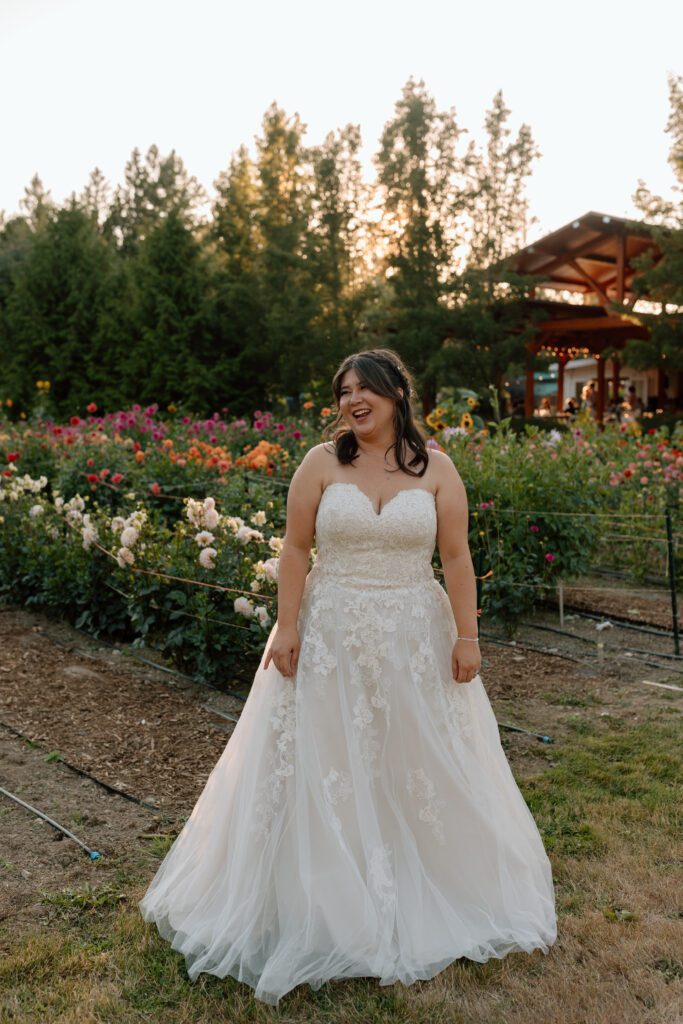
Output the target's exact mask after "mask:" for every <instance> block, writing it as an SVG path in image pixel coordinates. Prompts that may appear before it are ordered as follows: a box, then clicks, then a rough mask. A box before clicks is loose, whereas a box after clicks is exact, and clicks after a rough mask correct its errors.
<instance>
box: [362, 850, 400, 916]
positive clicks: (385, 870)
mask: <svg viewBox="0 0 683 1024" xmlns="http://www.w3.org/2000/svg"><path fill="white" fill-rule="evenodd" d="M368 875H369V882H370V890H371V892H372V894H373V896H374V897H375V899H376V901H377V903H378V905H379V907H380V908H381V910H382V912H383V913H387V912H389V911H391V910H393V909H394V907H395V906H396V881H395V879H394V872H393V870H392V867H391V847H390V846H389V844H388V843H384V844H383V845H381V846H375V847H373V850H372V852H371V854H370V858H369V860H368Z"/></svg>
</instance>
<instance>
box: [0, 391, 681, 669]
mask: <svg viewBox="0 0 683 1024" xmlns="http://www.w3.org/2000/svg"><path fill="white" fill-rule="evenodd" d="M39 384H40V385H41V387H40V389H39V390H40V394H41V396H42V395H45V393H46V391H48V390H49V383H48V382H44V381H41V382H39ZM46 384H48V387H47V388H46ZM477 404H478V402H477V396H476V395H475V394H473V393H472V392H468V391H465V390H464V389H460V391H459V392H458V394H457V396H456V397H455V398H453V399H451V400H449V401H447V402H444V403H443V404H442V405H440V406H438V407H437V408H436V409H435V410H434V412H433V413H432V414H431V415H430V416H428V417H427V419H426V421H425V423H424V426H425V429H426V432H427V433H428V435H429V437H430V441H429V443H430V445H432V446H438V447H439V448H441V449H442V450H444V451H446V452H447V453H448V454H449V455H450V457H451V458H452V459H453V461H454V463H455V465H456V467H457V468H458V470H459V472H460V475H461V477H462V479H463V481H464V483H465V485H466V488H467V491H468V498H469V506H470V536H469V540H470V549H471V551H472V555H473V559H474V562H475V570H476V572H477V575H478V576H479V577H480V578H481V580H482V585H481V609H482V610H481V614H482V619H483V620H485V621H488V622H496V623H499V624H502V625H503V626H504V627H505V628H506V629H507V630H508V632H510V633H512V632H514V629H515V626H516V624H517V623H518V622H519V621H520V620H521V619H522V618H523V617H524V616H525V615H526V614H527V613H528V612H529V610H530V609H531V608H532V606H533V605H534V603H536V602H537V601H539V600H541V599H543V598H544V597H547V596H548V595H549V594H551V593H552V592H553V591H554V590H555V589H556V587H557V583H558V581H559V580H571V579H576V578H578V577H580V576H581V575H582V574H585V573H586V572H587V571H588V570H589V569H590V567H591V565H593V564H595V563H596V562H600V563H601V564H606V562H610V560H611V563H612V564H618V566H619V568H620V569H627V570H628V571H629V572H630V573H632V574H633V576H634V577H635V578H639V577H643V576H644V575H645V574H646V573H650V574H653V573H654V574H658V575H660V576H662V575H663V574H664V573H665V567H666V560H665V556H666V552H667V549H666V532H665V513H666V510H667V509H668V510H669V514H670V516H671V522H672V524H673V532H674V536H675V537H678V535H679V534H680V533H681V527H680V525H679V505H680V496H681V489H682V488H683V425H679V426H678V427H677V428H676V430H675V431H673V432H672V433H670V432H668V431H667V430H666V429H664V430H660V431H653V430H650V431H649V432H648V430H647V427H645V429H644V430H642V429H641V428H640V427H639V426H638V425H633V426H631V427H629V428H624V429H614V428H612V429H606V430H605V431H603V432H601V431H599V430H598V429H597V428H596V427H595V425H594V424H593V423H592V421H591V420H589V419H578V420H577V421H576V422H574V423H573V424H572V425H571V427H569V428H567V429H551V430H544V429H541V428H540V427H536V426H527V427H526V428H525V430H524V432H523V433H515V432H514V431H513V430H512V429H511V427H510V423H509V421H503V422H501V423H496V422H491V423H484V422H483V421H482V420H481V419H480V418H479V416H478V415H477ZM4 407H5V415H6V417H7V418H6V419H5V420H4V421H3V422H0V467H1V468H0V473H1V474H2V475H1V476H0V481H1V482H0V527H1V533H0V537H1V538H2V539H1V543H0V588H1V592H2V594H3V596H4V598H5V600H8V601H10V602H15V603H20V604H26V605H34V606H37V607H40V608H42V609H44V610H48V611H50V612H51V613H53V614H55V615H58V616H60V617H62V618H64V619H67V620H69V621H70V622H72V623H73V624H74V625H76V626H77V627H79V628H82V629H85V630H87V631H88V632H90V633H92V634H94V635H98V636H99V635H104V636H108V637H112V638H115V639H122V640H128V641H132V642H134V643H135V644H137V645H150V646H154V647H156V648H158V649H159V650H161V651H162V652H163V653H164V654H165V655H166V656H167V657H169V658H170V659H172V661H173V662H174V663H175V664H176V665H177V666H179V667H180V668H181V669H183V670H185V671H187V672H191V673H192V674H194V675H196V676H197V677H198V678H201V679H204V680H207V681H218V680H220V679H221V677H222V676H224V673H225V666H226V664H228V663H229V664H230V665H231V666H234V665H235V664H237V663H240V664H242V663H244V662H245V661H246V663H247V665H249V664H250V662H251V661H252V660H254V659H258V658H259V657H260V654H261V652H262V649H263V643H264V641H265V637H266V635H267V632H268V630H269V629H270V627H271V625H272V622H273V619H274V617H275V614H276V612H275V601H276V593H277V574H278V556H279V553H280V550H281V546H282V537H283V534H284V526H285V509H286V494H287V486H288V481H289V479H290V478H291V475H292V473H293V471H294V469H295V468H296V466H297V464H298V462H299V460H300V459H301V457H302V456H303V454H304V453H305V451H306V450H307V449H308V448H309V447H310V446H312V445H314V444H317V443H319V442H320V441H321V440H322V439H323V437H324V436H327V435H326V433H325V428H326V427H328V426H329V425H330V424H331V423H332V422H333V421H334V410H333V409H331V408H330V407H327V406H321V405H320V404H318V403H316V402H313V401H312V400H309V401H306V402H304V403H303V407H302V409H301V411H300V413H299V414H298V415H296V416H291V415H279V414H278V412H277V411H263V410H256V411H255V412H254V413H253V415H252V416H249V417H239V418H231V417H230V416H229V415H228V410H225V409H224V410H222V411H220V412H216V413H214V414H213V415H212V416H210V417H209V418H206V419H197V418H196V417H193V416H192V415H189V414H187V413H185V412H183V411H182V410H177V409H175V408H174V407H170V408H169V409H167V410H166V411H165V412H164V413H163V414H162V412H161V411H160V410H159V408H158V407H157V406H156V405H151V406H148V407H146V408H142V407H140V406H138V405H134V406H133V407H132V408H130V409H122V410H119V411H117V412H106V413H101V412H100V410H98V409H97V408H96V406H95V405H94V404H93V403H91V404H90V405H89V406H88V407H87V408H86V409H85V410H83V413H82V414H79V413H77V412H75V413H74V415H73V416H72V417H71V418H70V420H69V421H68V422H64V423H58V422H55V421H53V420H52V419H50V418H49V416H47V415H46V414H45V411H44V410H43V412H42V414H41V413H40V410H39V411H38V414H34V415H33V417H32V418H31V419H11V418H10V417H11V414H12V410H11V403H9V402H5V403H4ZM283 408H284V403H283ZM313 557H315V550H314V551H313ZM435 568H436V569H437V572H438V568H439V567H438V560H437V561H435Z"/></svg>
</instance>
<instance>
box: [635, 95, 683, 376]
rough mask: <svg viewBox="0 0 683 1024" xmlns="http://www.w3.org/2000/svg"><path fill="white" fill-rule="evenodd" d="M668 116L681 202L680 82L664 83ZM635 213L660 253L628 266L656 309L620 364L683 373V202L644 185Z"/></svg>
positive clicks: (638, 290)
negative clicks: (646, 334)
mask: <svg viewBox="0 0 683 1024" xmlns="http://www.w3.org/2000/svg"><path fill="white" fill-rule="evenodd" d="M669 103H670V114H669V120H668V123H667V127H666V130H667V132H668V134H669V135H670V136H671V149H670V152H669V163H670V165H671V168H672V170H673V172H674V178H675V181H676V184H675V186H674V188H675V190H676V191H677V192H678V193H679V194H681V195H682V196H683V76H681V75H678V76H675V75H671V76H670V77H669ZM634 200H635V202H636V205H637V206H638V208H639V209H640V210H641V211H642V213H643V216H644V217H645V218H646V220H647V221H648V222H649V224H650V225H651V230H652V238H653V241H654V242H655V244H656V246H657V248H658V249H659V252H660V258H659V259H658V260H656V261H655V259H654V258H653V254H652V252H649V251H647V252H645V253H643V255H642V256H640V257H639V258H638V259H635V260H633V265H634V266H635V268H636V269H637V270H639V271H640V273H639V274H638V275H637V276H636V277H635V279H634V290H635V291H636V294H637V295H639V296H644V297H646V298H647V299H649V300H651V301H653V302H658V303H661V313H660V314H659V315H658V316H650V317H648V318H647V324H648V327H649V328H650V337H649V339H647V340H633V341H630V342H629V343H628V344H627V346H626V349H625V358H627V359H628V361H629V364H630V365H632V366H635V367H636V368H648V367H651V366H659V367H661V368H662V369H663V370H665V371H666V370H669V371H675V370H681V369H683V313H682V312H681V310H683V198H681V200H679V202H675V201H671V200H666V199H663V198H662V197H661V196H658V195H653V194H652V193H651V192H650V190H649V189H648V188H647V186H646V185H645V183H644V182H642V181H641V182H640V183H639V187H638V190H637V192H636V194H635V196H634Z"/></svg>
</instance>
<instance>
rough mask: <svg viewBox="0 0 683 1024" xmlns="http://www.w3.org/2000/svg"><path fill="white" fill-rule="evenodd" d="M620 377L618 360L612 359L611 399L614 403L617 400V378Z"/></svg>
mask: <svg viewBox="0 0 683 1024" xmlns="http://www.w3.org/2000/svg"><path fill="white" fill-rule="evenodd" d="M620 375H621V363H620V362H619V360H618V359H612V398H613V400H614V401H615V402H617V401H618V400H619V377H620Z"/></svg>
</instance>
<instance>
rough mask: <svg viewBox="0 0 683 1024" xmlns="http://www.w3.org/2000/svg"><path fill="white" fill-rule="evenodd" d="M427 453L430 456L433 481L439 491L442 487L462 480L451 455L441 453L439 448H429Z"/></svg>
mask: <svg viewBox="0 0 683 1024" xmlns="http://www.w3.org/2000/svg"><path fill="white" fill-rule="evenodd" d="M427 452H428V455H429V471H430V472H431V474H432V480H433V481H434V482H435V484H436V489H437V491H438V490H439V488H440V487H441V486H448V484H449V483H450V484H451V485H453V483H455V482H456V481H458V480H460V474H459V473H458V471H457V469H456V468H455V464H454V462H453V459H452V458H451V457H450V455H447V454H446V452H441V451H439V450H438V448H428V449H427Z"/></svg>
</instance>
